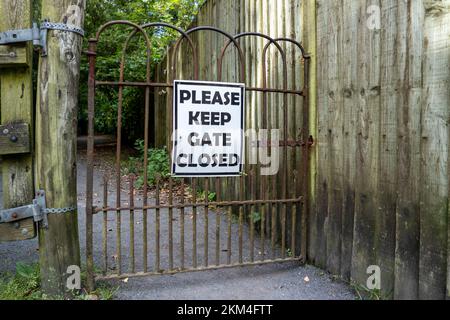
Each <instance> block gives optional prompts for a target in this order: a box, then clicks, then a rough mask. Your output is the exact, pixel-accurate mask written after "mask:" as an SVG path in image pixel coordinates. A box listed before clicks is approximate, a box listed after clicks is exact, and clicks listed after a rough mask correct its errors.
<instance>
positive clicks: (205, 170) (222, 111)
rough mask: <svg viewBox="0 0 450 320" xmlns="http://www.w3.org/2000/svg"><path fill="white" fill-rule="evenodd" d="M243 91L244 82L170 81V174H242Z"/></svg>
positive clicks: (197, 175)
mask: <svg viewBox="0 0 450 320" xmlns="http://www.w3.org/2000/svg"><path fill="white" fill-rule="evenodd" d="M244 91H245V85H244V84H237V83H222V82H204V81H184V80H175V81H174V90H173V92H174V97H173V128H174V132H173V137H172V139H173V149H172V150H173V153H172V175H174V176H183V177H212V176H237V175H239V174H241V173H242V164H243V163H244V159H243V156H244V133H243V132H244V97H245V94H244Z"/></svg>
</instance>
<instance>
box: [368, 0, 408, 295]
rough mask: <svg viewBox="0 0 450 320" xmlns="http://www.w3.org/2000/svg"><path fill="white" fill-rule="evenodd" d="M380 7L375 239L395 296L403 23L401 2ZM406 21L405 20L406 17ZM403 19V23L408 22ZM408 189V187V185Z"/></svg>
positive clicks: (385, 281) (384, 286) (386, 285)
mask: <svg viewBox="0 0 450 320" xmlns="http://www.w3.org/2000/svg"><path fill="white" fill-rule="evenodd" d="M380 4H381V8H380V18H381V20H380V27H381V46H382V47H381V75H380V77H381V79H380V81H381V85H380V95H381V97H380V133H379V139H380V145H379V153H380V165H379V185H378V194H379V198H378V212H377V225H378V232H377V235H376V238H375V241H376V247H377V265H378V266H379V267H380V270H381V279H382V281H381V292H382V296H383V297H386V298H387V297H392V295H393V292H394V258H395V219H396V201H397V192H396V191H397V174H396V173H397V130H396V129H397V106H398V104H397V102H398V101H397V94H396V92H398V90H396V89H398V88H397V87H396V86H397V81H396V80H397V78H398V75H399V72H397V71H394V66H396V61H395V59H396V57H401V56H403V55H402V54H401V53H400V52H397V48H398V47H399V46H400V45H399V43H398V42H396V41H397V39H398V37H397V32H398V31H397V23H399V24H400V21H399V20H400V15H398V14H397V12H398V13H400V11H399V10H397V6H398V5H399V2H398V1H395V0H393V1H382V2H381V3H380ZM403 20H404V19H403ZM404 22H405V21H403V22H402V23H404ZM405 189H406V188H405Z"/></svg>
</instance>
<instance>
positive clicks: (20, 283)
mask: <svg viewBox="0 0 450 320" xmlns="http://www.w3.org/2000/svg"><path fill="white" fill-rule="evenodd" d="M39 287H40V275H39V265H38V264H33V265H26V264H24V263H20V262H19V263H17V265H16V274H15V275H13V276H11V275H8V274H6V275H2V276H1V277H0V300H24V299H27V300H36V299H44V298H45V296H43V295H42V293H41V292H40V291H39Z"/></svg>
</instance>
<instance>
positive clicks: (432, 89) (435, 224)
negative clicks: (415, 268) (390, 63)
mask: <svg viewBox="0 0 450 320" xmlns="http://www.w3.org/2000/svg"><path fill="white" fill-rule="evenodd" d="M449 8H450V2H449V1H440V2H437V1H436V2H430V3H427V6H426V8H425V9H426V14H425V16H426V18H425V26H424V56H423V66H422V70H423V75H422V76H423V84H424V86H423V91H422V95H423V103H422V104H421V130H422V143H421V160H422V161H421V165H422V167H421V190H420V264H419V298H421V299H443V298H444V297H445V296H446V285H445V282H446V279H447V270H446V269H447V223H448V221H447V218H448V189H449V188H448V172H447V170H448V147H449V131H448V119H449V115H450V114H449V105H450V93H449V87H450V75H449V72H448V71H449V70H450V59H449V56H450V38H449V34H450V23H449V21H450V10H449Z"/></svg>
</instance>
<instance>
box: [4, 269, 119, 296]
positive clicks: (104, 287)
mask: <svg viewBox="0 0 450 320" xmlns="http://www.w3.org/2000/svg"><path fill="white" fill-rule="evenodd" d="M83 278H84V275H82V279H83ZM40 283H41V281H40V273H39V265H38V264H37V263H35V264H25V263H20V262H19V263H17V265H16V272H15V273H14V274H11V273H3V274H0V300H65V299H71V300H93V299H95V300H97V299H98V300H112V299H113V298H114V295H115V293H116V292H117V290H118V287H116V288H114V287H111V286H110V285H108V284H107V283H100V284H98V285H97V288H96V290H95V291H94V292H90V293H87V292H86V290H84V289H81V290H75V291H72V292H68V296H70V298H68V297H62V296H49V295H46V294H45V293H43V292H42V290H41V286H40Z"/></svg>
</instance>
